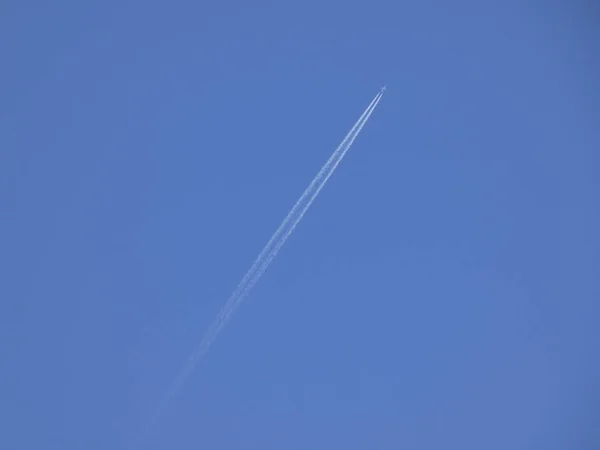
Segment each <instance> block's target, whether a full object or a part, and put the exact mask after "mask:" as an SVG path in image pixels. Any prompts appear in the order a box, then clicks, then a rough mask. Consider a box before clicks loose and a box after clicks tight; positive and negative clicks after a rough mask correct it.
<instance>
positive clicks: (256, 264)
mask: <svg viewBox="0 0 600 450" xmlns="http://www.w3.org/2000/svg"><path fill="white" fill-rule="evenodd" d="M381 95H382V94H381V93H378V94H377V95H376V96H375V98H374V99H373V100H372V101H371V103H370V104H369V106H367V109H366V110H365V112H363V113H362V115H361V116H360V118H359V119H358V120H357V121H356V123H355V124H354V126H353V127H352V128H351V129H350V131H349V132H348V134H347V135H346V136H345V137H344V139H343V140H342V142H341V143H340V145H338V147H337V148H336V149H335V151H334V152H333V153H332V154H331V156H330V157H329V159H328V160H327V161H326V162H325V164H324V165H323V167H321V169H320V170H319V173H317V175H316V176H315V177H314V178H313V180H312V181H311V182H310V184H309V185H308V187H307V188H306V189H305V190H304V192H303V193H302V195H301V196H300V198H299V199H298V201H296V204H295V205H294V206H293V208H292V209H291V210H290V212H289V213H288V214H287V216H286V217H285V219H283V221H282V222H281V224H280V225H279V228H277V230H276V231H275V233H273V236H271V239H269V242H267V244H266V245H265V246H264V248H263V249H262V250H261V252H260V253H259V255H258V256H257V257H256V259H255V260H254V262H253V263H252V266H251V267H250V269H248V271H247V272H246V274H245V275H244V278H242V281H240V282H239V284H238V285H237V287H236V289H235V290H234V291H233V293H232V294H231V296H230V297H229V299H228V300H227V302H226V303H225V305H224V306H223V308H222V309H221V312H220V313H219V316H218V318H217V320H215V321H214V322H213V325H214V324H216V323H217V322H218V320H219V319H220V318H222V317H223V314H224V312H225V311H227V310H228V309H229V307H230V306H231V305H232V304H233V303H234V302H235V299H236V298H238V296H239V295H240V293H241V292H242V291H243V290H244V288H245V285H246V283H247V282H248V280H249V279H250V278H251V277H252V275H253V274H254V272H255V271H256V269H257V268H258V267H259V265H260V263H261V261H262V260H263V258H264V257H265V255H266V254H267V253H268V252H269V251H270V249H271V246H272V245H273V243H274V242H275V241H276V240H277V239H278V238H279V236H280V235H281V233H282V231H283V230H284V229H285V227H286V226H287V224H288V223H289V222H290V220H291V219H292V217H294V216H295V215H296V213H297V211H298V209H299V208H300V206H301V205H302V203H303V202H304V200H305V199H306V197H308V195H309V194H310V193H311V191H312V190H313V189H314V187H315V185H316V184H317V183H318V182H319V180H320V179H321V177H322V176H323V174H324V173H325V171H326V170H327V169H328V168H329V166H331V163H332V161H333V160H334V159H335V158H337V156H338V155H339V153H340V151H341V150H342V149H343V148H344V147H345V144H346V142H347V141H348V139H349V138H350V137H351V136H352V135H353V134H354V133H355V131H356V129H357V128H358V126H359V125H360V124H361V123H362V122H363V120H364V118H365V116H366V115H367V113H368V112H369V111H370V110H371V109H372V108H373V106H374V104H375V102H376V101H379V97H380V96H381ZM209 332H210V329H209ZM208 334H210V333H207V335H208Z"/></svg>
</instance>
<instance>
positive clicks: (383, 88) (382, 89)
mask: <svg viewBox="0 0 600 450" xmlns="http://www.w3.org/2000/svg"><path fill="white" fill-rule="evenodd" d="M386 90H387V84H386V85H385V86H384V87H382V88H381V92H383V91H386Z"/></svg>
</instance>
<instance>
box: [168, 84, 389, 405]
mask: <svg viewBox="0 0 600 450" xmlns="http://www.w3.org/2000/svg"><path fill="white" fill-rule="evenodd" d="M381 97H382V94H381V93H378V94H377V96H376V97H375V98H374V99H373V101H372V102H371V104H370V105H369V106H368V107H367V109H366V110H365V112H364V113H363V114H362V116H361V117H360V118H359V119H358V121H357V122H356V123H355V124H354V126H353V127H352V129H351V130H350V132H349V133H348V134H347V135H346V137H345V138H344V140H343V141H342V143H341V144H340V145H339V146H338V148H337V149H336V150H335V151H334V152H333V154H332V156H331V157H330V158H329V159H328V160H327V162H326V163H325V165H324V166H323V167H322V168H321V170H320V171H319V173H318V174H317V176H316V177H315V178H314V179H313V182H311V184H310V185H309V187H308V188H307V189H306V190H305V191H304V193H303V194H302V196H301V197H300V200H299V201H298V202H296V205H294V207H293V208H292V211H290V213H289V214H288V215H287V217H286V218H285V219H284V221H283V223H282V224H281V225H280V226H279V228H278V229H277V231H276V232H275V235H274V237H272V238H271V239H270V240H269V242H268V243H267V245H266V246H265V247H264V248H263V251H262V252H261V254H260V255H259V258H257V259H256V261H255V263H254V264H253V266H252V267H251V269H250V270H249V271H248V273H246V276H245V277H244V279H243V280H242V282H241V283H240V284H239V285H238V287H237V288H236V290H235V291H234V293H233V294H232V295H231V297H230V298H229V300H228V301H227V303H226V304H225V306H224V307H223V308H222V309H221V311H220V313H219V315H218V316H217V318H216V319H215V321H214V322H213V323H212V325H211V326H210V328H209V330H208V331H207V333H206V334H205V336H204V338H203V339H202V341H201V342H200V344H199V345H198V347H197V349H196V351H194V353H193V354H192V356H191V357H190V358H189V360H188V362H187V364H186V366H185V368H184V370H183V371H182V372H181V374H180V376H179V377H178V378H177V380H176V381H175V383H174V385H173V389H172V390H171V394H170V395H169V397H171V396H172V395H175V394H176V391H177V390H178V389H179V388H180V387H181V385H182V384H183V383H184V381H185V379H186V378H187V377H188V376H189V374H190V373H191V371H192V370H193V368H194V366H195V364H196V362H197V361H198V360H199V359H200V358H201V357H202V355H203V354H204V353H205V352H206V351H207V350H208V348H209V347H210V345H211V344H212V342H213V341H214V340H215V338H216V337H217V335H218V334H219V332H220V331H221V329H222V328H223V327H224V326H225V324H226V322H227V321H228V320H229V318H230V317H231V315H232V314H233V313H234V312H235V310H236V309H237V307H238V306H239V304H240V303H241V302H242V300H243V299H244V298H245V297H246V296H247V295H248V294H249V293H250V290H251V289H252V288H253V287H254V285H255V284H256V283H257V282H258V280H259V278H260V277H261V276H262V274H263V273H264V272H265V271H266V270H267V267H268V266H269V264H270V263H271V261H273V259H275V257H276V256H277V253H278V252H279V250H280V249H281V247H283V245H284V244H285V242H286V241H287V239H288V237H289V236H290V235H291V234H292V232H293V231H294V229H295V228H296V226H297V225H298V223H299V222H300V220H302V217H303V216H304V214H306V212H307V211H308V208H310V206H311V204H312V203H313V201H314V200H315V199H316V197H317V195H319V192H321V189H323V187H324V186H325V184H326V183H327V181H328V180H329V178H330V177H331V175H333V172H334V171H335V169H336V168H337V166H338V165H339V164H340V162H341V161H342V159H343V158H344V156H345V155H346V152H347V151H348V150H349V149H350V146H351V145H352V144H353V142H354V140H355V139H356V137H357V136H358V134H359V133H360V131H361V130H362V128H363V127H364V126H365V124H366V123H367V120H369V117H370V116H371V114H372V113H373V111H374V110H375V107H376V106H377V104H378V103H379V101H380V100H381ZM313 191H314V192H313ZM311 192H312V195H310V193H311ZM309 195H310V199H309V200H308V202H306V204H305V205H304V206H303V207H302V209H301V211H300V213H299V214H297V211H298V210H299V209H300V207H301V205H302V201H303V200H305V199H306V197H308V196H309ZM292 213H293V214H292ZM294 217H295V219H294V221H293V223H292V225H291V226H290V227H289V229H288V230H287V231H286V232H285V233H284V234H283V235H282V236H281V237H280V238H279V240H278V241H277V243H276V244H275V247H274V248H272V249H270V247H271V245H272V243H273V242H274V241H275V238H277V236H278V235H280V234H281V232H282V231H283V230H284V229H285V226H286V225H287V223H288V222H290V221H291V220H292V218H294ZM269 249H270V251H269ZM267 252H269V253H268V254H267ZM265 255H267V256H266V259H265Z"/></svg>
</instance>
